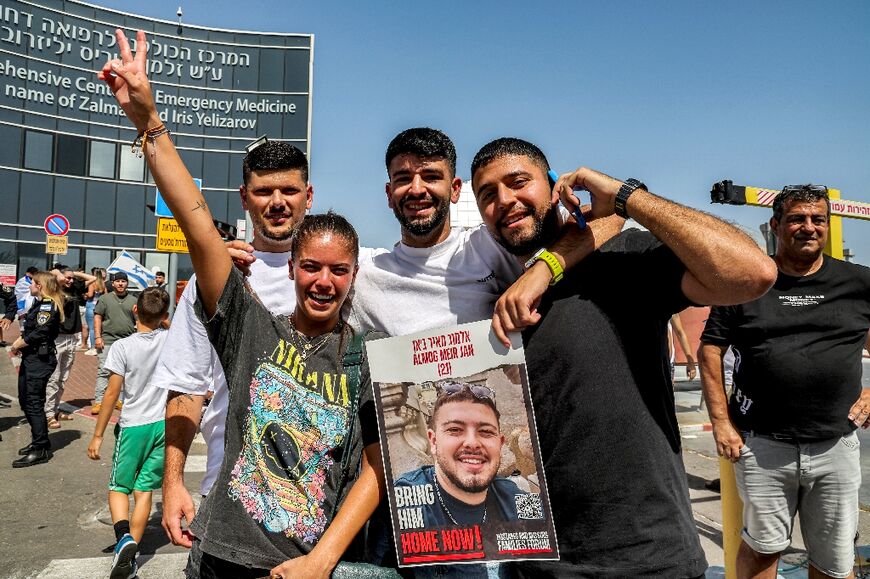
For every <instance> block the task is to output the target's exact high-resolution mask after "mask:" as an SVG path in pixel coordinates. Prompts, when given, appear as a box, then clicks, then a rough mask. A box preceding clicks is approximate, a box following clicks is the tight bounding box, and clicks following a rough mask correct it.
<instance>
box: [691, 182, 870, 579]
mask: <svg viewBox="0 0 870 579" xmlns="http://www.w3.org/2000/svg"><path fill="white" fill-rule="evenodd" d="M830 213H831V209H830V203H829V201H828V194H827V189H826V188H825V187H823V186H813V185H799V186H789V187H785V188H784V189H783V190H782V193H780V194H779V195H778V196H777V197H776V199H775V201H774V203H773V217H772V218H771V220H770V227H771V230H772V231H773V232H774V233H775V234H776V238H777V249H776V255H775V256H774V260H775V261H776V264H777V267H778V269H779V275H778V277H777V280H776V283H775V284H774V286H773V289H771V290H770V292H768V293H767V294H766V295H764V296H762V297H761V298H759V299H757V300H755V301H752V302H749V303H746V304H743V305H738V306H729V307H721V308H713V309H712V311H711V312H710V318H709V319H708V320H707V327H706V328H705V330H704V333H703V335H702V336H701V341H702V346H701V377H702V380H703V386H704V395H705V397H706V399H707V407H708V409H709V412H710V420H711V422H712V424H713V435H714V437H715V439H716V446H717V449H718V451H719V454H720V455H722V456H724V457H725V458H728V459H729V460H731V461H732V462H734V463H735V465H734V468H735V475H736V477H737V488H738V491H739V493H740V495H741V498H742V499H743V507H744V510H743V521H744V523H743V525H744V527H743V533H742V534H743V543H742V544H741V545H740V550H739V551H738V555H737V569H738V576H753V577H755V576H768V575H769V576H770V577H773V576H774V575H775V574H776V564H777V561H778V560H779V554H780V552H782V551H783V550H784V549H785V548H786V547H787V546H788V545H789V543H790V541H791V532H792V528H793V524H794V516H795V514H796V513H797V512H800V513H801V531H802V534H803V537H804V543H805V544H806V547H807V551H808V553H809V562H810V564H811V565H812V566H813V571H814V572H816V575H815V576H823V577H848V576H851V573H852V567H853V562H854V548H853V541H854V538H855V533H856V530H857V520H858V518H857V515H858V488H859V487H860V484H861V469H860V464H859V456H860V455H859V450H858V439H857V436H856V433H855V429H856V428H857V427H863V428H867V426H868V425H870V418H868V417H870V389H867V388H863V389H862V388H861V349H862V347H863V346H864V345H865V342H866V340H867V335H868V328H870V269H867V268H865V267H863V266H859V265H855V264H850V263H846V262H843V261H840V260H838V259H834V258H831V257H829V256H826V255H824V254H823V249H824V247H825V243H826V241H827V238H828V223H829V219H830ZM729 345H730V346H731V347H732V349H733V351H734V356H735V364H734V377H733V390H732V392H731V399H730V401H727V402H726V396H725V389H724V386H723V375H722V359H723V356H724V355H725V351H726V350H727V348H728V346H729ZM765 574H767V575H765ZM811 576H813V573H811Z"/></svg>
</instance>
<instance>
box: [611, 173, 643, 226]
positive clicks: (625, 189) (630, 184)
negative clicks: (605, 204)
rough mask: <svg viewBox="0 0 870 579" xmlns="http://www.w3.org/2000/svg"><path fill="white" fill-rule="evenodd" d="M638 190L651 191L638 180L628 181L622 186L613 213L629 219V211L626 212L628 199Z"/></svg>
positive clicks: (617, 194)
mask: <svg viewBox="0 0 870 579" xmlns="http://www.w3.org/2000/svg"><path fill="white" fill-rule="evenodd" d="M637 189H643V190H644V191H649V189H647V186H646V185H644V184H643V183H641V182H640V181H638V180H637V179H626V180H625V182H624V183H623V184H622V187H620V188H619V191H618V192H617V193H616V200H615V202H614V207H613V212H614V213H616V214H617V215H619V216H620V217H622V218H623V219H628V211H626V208H625V205H626V203H628V198H629V197H630V196H631V194H632V193H634V192H635V191H636V190H637Z"/></svg>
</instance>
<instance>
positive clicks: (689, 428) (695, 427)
mask: <svg viewBox="0 0 870 579" xmlns="http://www.w3.org/2000/svg"><path fill="white" fill-rule="evenodd" d="M690 432H713V425H712V424H711V423H709V422H705V423H704V424H686V425H684V426H680V434H686V433H690Z"/></svg>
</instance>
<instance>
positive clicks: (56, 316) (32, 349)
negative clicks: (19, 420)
mask: <svg viewBox="0 0 870 579" xmlns="http://www.w3.org/2000/svg"><path fill="white" fill-rule="evenodd" d="M30 293H31V295H32V296H33V297H34V300H33V305H32V306H31V307H30V309H29V310H27V314H26V315H25V317H24V324H23V327H22V329H21V336H20V337H18V338H17V339H16V340H15V342H13V343H12V353H13V354H15V355H17V354H20V355H21V367H20V368H19V370H18V403H19V404H20V405H21V409H22V410H23V411H24V416H25V418H27V422H28V423H30V434H31V441H30V444H28V445H27V446H25V447H24V448H22V449H21V450H19V451H18V454H20V455H21V458H19V459H17V460H14V461H12V468H21V467H27V466H33V465H35V464H41V463H43V462H48V459H50V458H51V442H50V441H49V439H48V421H47V420H46V418H45V411H44V407H45V387H46V385H47V384H48V379H49V377H50V376H51V374H52V372H54V369H55V367H56V366H57V356H56V352H55V346H54V341H55V339H56V338H57V335H58V333H59V332H60V324H61V322H62V321H63V319H64V315H63V301H64V298H63V294H62V293H61V290H60V286H59V284H58V282H57V278H55V276H54V274H51V273H48V272H45V271H40V272H38V273H36V274H34V275H33V276H32V281H31V284H30Z"/></svg>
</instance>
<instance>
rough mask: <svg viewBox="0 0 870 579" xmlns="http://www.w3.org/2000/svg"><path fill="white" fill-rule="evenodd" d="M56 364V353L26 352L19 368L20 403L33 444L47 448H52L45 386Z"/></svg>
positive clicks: (36, 446)
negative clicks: (28, 425) (39, 353)
mask: <svg viewBox="0 0 870 579" xmlns="http://www.w3.org/2000/svg"><path fill="white" fill-rule="evenodd" d="M56 366H57V358H56V357H55V356H54V355H48V356H38V355H36V354H26V355H25V356H24V357H23V358H22V359H21V366H20V367H19V368H18V404H20V405H21V410H23V411H24V417H25V418H27V422H28V423H29V424H30V437H31V444H32V445H33V446H34V447H35V448H44V449H45V450H49V449H50V448H51V442H49V440H48V420H47V419H46V417H45V387H46V386H47V385H48V379H49V378H50V377H51V373H52V372H54V369H55V367H56Z"/></svg>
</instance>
